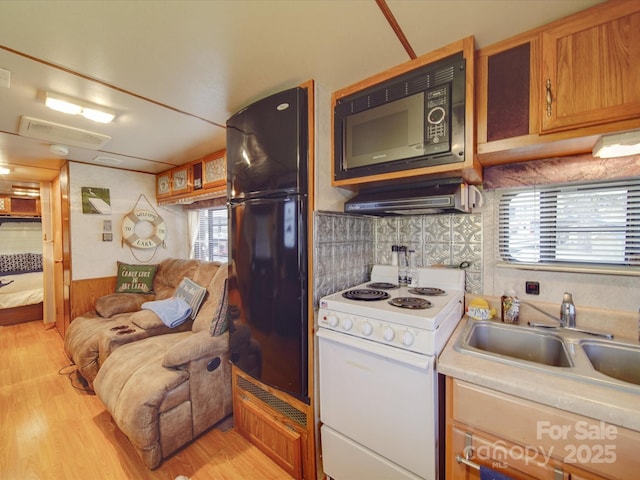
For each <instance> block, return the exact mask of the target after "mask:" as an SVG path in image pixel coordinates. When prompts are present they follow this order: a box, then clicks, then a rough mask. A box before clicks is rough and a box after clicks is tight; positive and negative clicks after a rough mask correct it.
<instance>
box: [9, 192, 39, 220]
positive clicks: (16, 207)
mask: <svg viewBox="0 0 640 480" xmlns="http://www.w3.org/2000/svg"><path fill="white" fill-rule="evenodd" d="M0 215H13V216H22V217H39V216H40V215H41V211H40V198H33V197H31V198H30V197H15V196H13V197H12V196H11V195H0Z"/></svg>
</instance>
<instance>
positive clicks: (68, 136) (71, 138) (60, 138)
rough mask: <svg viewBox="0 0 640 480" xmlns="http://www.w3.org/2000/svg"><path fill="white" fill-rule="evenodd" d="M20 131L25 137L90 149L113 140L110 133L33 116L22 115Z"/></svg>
mask: <svg viewBox="0 0 640 480" xmlns="http://www.w3.org/2000/svg"><path fill="white" fill-rule="evenodd" d="M18 133H19V134H20V135H22V136H23V137H29V138H36V139H38V140H45V141H48V142H52V143H62V144H64V145H73V146H74V147H81V148H88V149H90V150H99V149H101V148H102V147H104V146H105V145H106V144H107V143H108V142H109V140H111V137H110V136H108V135H103V134H101V133H95V132H90V131H88V130H82V129H80V128H74V127H69V126H67V125H61V124H59V123H53V122H47V121H46V120H39V119H37V118H31V117H20V127H19V128H18Z"/></svg>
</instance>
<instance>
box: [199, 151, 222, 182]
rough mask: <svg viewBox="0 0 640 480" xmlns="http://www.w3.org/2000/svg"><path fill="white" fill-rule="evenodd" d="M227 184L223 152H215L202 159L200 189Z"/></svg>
mask: <svg viewBox="0 0 640 480" xmlns="http://www.w3.org/2000/svg"><path fill="white" fill-rule="evenodd" d="M226 183H227V158H226V156H225V152H224V151H222V152H216V153H213V154H211V155H208V156H206V157H204V158H203V159H202V187H203V188H212V187H221V186H224V185H226Z"/></svg>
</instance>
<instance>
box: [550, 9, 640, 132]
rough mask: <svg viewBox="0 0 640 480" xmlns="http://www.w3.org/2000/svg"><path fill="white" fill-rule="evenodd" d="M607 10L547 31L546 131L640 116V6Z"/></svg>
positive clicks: (598, 11)
mask: <svg viewBox="0 0 640 480" xmlns="http://www.w3.org/2000/svg"><path fill="white" fill-rule="evenodd" d="M606 7H607V8H601V9H594V10H592V11H588V12H587V13H586V14H584V15H578V16H576V17H575V18H572V19H569V20H568V21H565V22H562V23H561V24H560V25H558V26H556V27H553V28H550V29H548V30H546V31H544V32H542V34H541V38H542V58H543V62H542V81H543V85H540V88H542V89H544V92H545V95H544V102H543V109H544V114H543V115H542V117H541V118H542V132H550V131H555V130H561V129H567V128H574V127H577V126H583V125H593V124H599V123H606V122H610V121H613V120H623V119H625V118H633V117H637V116H638V115H640V86H639V85H638V80H639V79H640V2H638V1H637V0H633V1H630V2H608V3H607V4H606Z"/></svg>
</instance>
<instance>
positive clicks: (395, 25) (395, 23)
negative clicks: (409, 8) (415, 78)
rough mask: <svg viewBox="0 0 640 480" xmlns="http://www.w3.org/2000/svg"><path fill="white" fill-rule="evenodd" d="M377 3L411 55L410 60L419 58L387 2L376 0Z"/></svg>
mask: <svg viewBox="0 0 640 480" xmlns="http://www.w3.org/2000/svg"><path fill="white" fill-rule="evenodd" d="M376 3H377V4H378V7H379V8H380V10H381V11H382V14H383V15H384V18H386V19H387V22H389V25H391V29H392V30H393V32H394V33H395V34H396V37H398V40H400V43H401V44H402V47H403V48H404V50H405V51H406V52H407V54H408V55H409V58H410V59H412V60H413V59H415V58H417V55H416V52H415V51H414V50H413V48H412V47H411V44H410V43H409V40H407V37H406V35H405V34H404V32H403V31H402V28H400V25H399V24H398V21H397V20H396V17H395V16H394V15H393V12H392V11H391V9H390V8H389V5H387V2H386V0H376Z"/></svg>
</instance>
